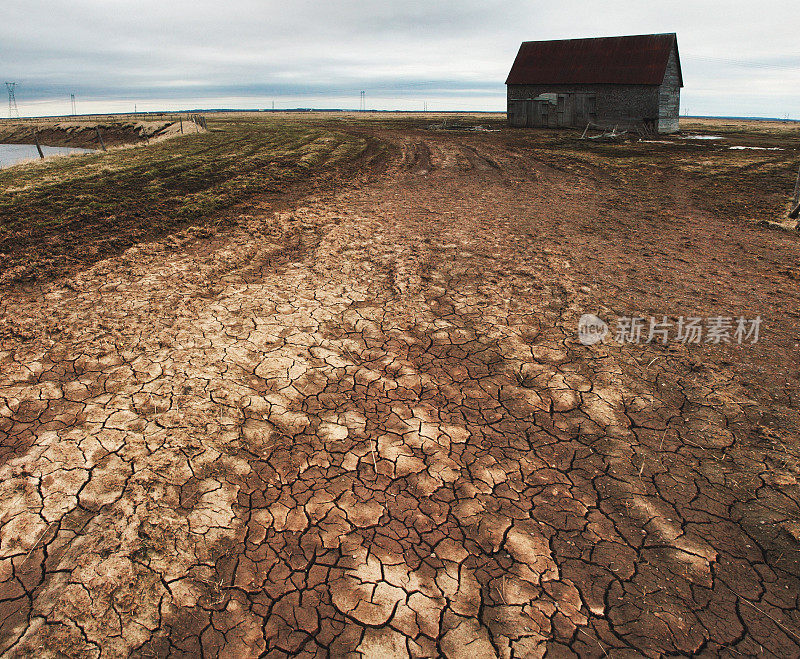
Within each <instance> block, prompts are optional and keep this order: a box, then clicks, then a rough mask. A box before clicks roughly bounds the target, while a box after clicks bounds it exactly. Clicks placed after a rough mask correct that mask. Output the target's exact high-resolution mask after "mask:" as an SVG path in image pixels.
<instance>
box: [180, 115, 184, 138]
mask: <svg viewBox="0 0 800 659" xmlns="http://www.w3.org/2000/svg"><path fill="white" fill-rule="evenodd" d="M180 122H181V135H183V117H181V118H180Z"/></svg>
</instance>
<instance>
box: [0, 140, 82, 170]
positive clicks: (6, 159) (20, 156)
mask: <svg viewBox="0 0 800 659" xmlns="http://www.w3.org/2000/svg"><path fill="white" fill-rule="evenodd" d="M42 151H43V152H44V155H45V157H46V156H55V155H62V156H64V155H69V154H71V153H89V152H91V151H92V149H79V148H78V147H72V146H43V147H42ZM38 159H39V153H38V151H36V145H35V144H0V169H3V168H4V167H11V166H12V165H17V164H19V163H21V162H25V161H26V160H38Z"/></svg>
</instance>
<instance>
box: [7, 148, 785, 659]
mask: <svg viewBox="0 0 800 659" xmlns="http://www.w3.org/2000/svg"><path fill="white" fill-rule="evenodd" d="M381 137H382V138H383V139H386V140H389V141H393V142H394V143H395V144H396V145H397V147H398V149H399V150H400V153H401V154H402V155H401V157H399V158H398V159H397V162H396V163H395V164H394V165H393V166H392V168H391V169H390V171H389V172H387V173H385V174H384V175H383V176H381V177H378V178H376V179H375V180H371V181H370V182H368V183H367V184H365V185H362V186H358V187H351V188H346V189H345V191H343V192H342V191H340V192H339V193H338V194H337V195H336V196H335V197H334V196H333V195H327V196H320V197H316V198H310V199H308V200H306V201H305V202H304V205H303V206H302V207H298V208H295V209H292V210H290V211H286V212H280V213H277V214H276V213H273V212H271V211H270V210H269V209H264V212H263V214H254V215H253V216H251V217H244V218H242V219H241V220H240V222H239V225H238V226H237V227H236V228H234V229H232V230H231V231H230V232H229V233H226V234H225V235H224V236H218V237H216V238H213V239H193V238H192V236H191V235H190V233H191V232H189V233H187V234H184V235H182V236H177V237H175V238H173V239H170V240H167V241H164V242H161V243H153V244H143V245H139V246H137V247H134V248H131V249H129V250H128V251H126V252H125V253H124V254H122V255H121V256H118V257H116V258H112V259H108V260H105V261H101V262H99V263H98V264H96V265H95V266H93V267H92V268H91V269H89V270H85V271H83V272H82V273H80V274H78V275H76V276H75V277H73V278H72V279H70V280H60V281H56V282H54V283H52V284H48V285H46V286H44V287H43V288H42V289H41V291H38V290H37V291H27V292H26V291H22V290H19V291H11V292H8V293H7V294H6V295H5V296H4V298H3V301H2V317H3V319H4V320H3V323H4V324H3V326H2V330H3V335H2V337H3V338H2V341H3V342H2V344H0V349H2V351H0V440H2V446H1V448H0V451H1V452H0V463H2V466H1V467H0V498H2V501H3V502H4V505H3V513H2V514H3V518H2V526H1V527H0V581H2V583H0V593H1V594H0V620H1V623H0V641H1V642H2V645H0V651H2V652H4V653H5V654H6V655H7V656H39V657H44V656H62V655H68V656H101V655H102V656H103V657H124V656H128V655H129V654H134V655H137V656H144V657H152V656H187V657H188V656H199V655H201V654H202V655H203V656H227V657H246V656H258V655H261V654H264V655H268V656H276V657H277V656H286V655H294V654H302V655H319V656H325V655H330V656H347V655H349V653H355V654H354V655H353V656H359V654H360V655H363V656H370V657H390V656H406V655H412V656H424V657H434V656H447V657H467V656H468V657H470V658H472V659H477V658H478V657H494V656H504V657H510V656H514V657H534V656H541V655H543V654H544V653H545V652H547V653H548V656H573V655H580V656H597V657H600V656H615V657H620V656H630V657H634V656H653V657H655V656H660V655H669V654H672V655H685V654H691V653H698V654H705V655H708V656H719V655H740V654H744V655H759V656H760V655H774V656H792V655H796V654H798V653H799V652H800V613H798V601H797V600H798V594H799V593H800V581H799V580H798V574H800V572H798V568H799V567H800V565H799V564H798V558H800V556H799V554H798V548H799V545H798V539H799V538H800V523H799V521H800V517H799V516H798V502H800V490H798V485H797V480H796V478H797V477H798V473H800V470H798V461H797V460H798V454H799V453H800V451H799V450H798V445H797V437H798V433H797V430H798V427H799V425H800V424H798V418H797V402H798V382H797V372H798V368H797V351H796V345H797V341H798V329H797V328H796V326H795V325H794V323H795V322H796V319H797V317H798V309H800V304H798V302H799V300H798V293H797V286H796V280H795V279H793V277H792V273H795V274H797V273H798V266H797V263H798V262H800V259H798V257H799V256H800V241H798V238H797V236H795V235H792V234H789V233H781V232H775V231H769V230H765V229H761V228H758V227H755V226H745V225H744V224H738V225H732V224H731V223H730V222H727V221H724V220H722V219H719V218H716V217H713V216H711V215H709V214H708V213H704V212H703V211H702V210H700V209H699V208H697V207H695V205H693V201H692V199H693V195H692V188H691V183H690V182H689V181H688V180H685V179H682V178H680V177H678V176H674V175H669V174H663V175H662V174H661V173H659V172H658V171H654V172H653V173H652V175H650V176H648V177H647V180H651V181H653V186H654V187H653V188H652V190H650V191H649V192H648V190H644V191H642V190H641V189H637V190H634V189H633V188H632V187H631V186H630V185H628V184H626V182H625V181H621V180H620V179H619V178H618V177H614V176H612V174H611V173H609V172H605V171H604V170H603V168H602V167H598V168H595V169H592V170H586V171H581V172H569V171H564V170H563V169H556V168H554V167H551V166H550V165H549V164H548V162H547V157H546V156H541V155H540V154H537V153H535V152H534V151H531V150H525V149H523V148H522V147H520V148H519V149H515V148H509V147H508V146H500V145H498V144H497V143H495V142H493V141H492V136H491V135H485V136H482V135H463V134H456V135H450V134H436V133H429V134H427V135H425V134H423V133H422V132H419V133H417V134H413V135H403V134H400V133H388V132H387V133H386V134H384V135H382V136H381ZM654 190H657V194H656V192H653V191H654ZM651 193H652V194H651ZM584 313H596V314H598V315H600V316H602V317H604V318H606V319H611V318H613V317H616V316H621V315H643V316H649V315H660V314H662V313H663V314H667V315H670V316H681V315H683V316H690V315H696V316H708V315H711V314H714V313H717V314H719V313H722V314H726V315H730V316H737V317H738V316H740V315H743V316H746V317H755V316H756V315H758V314H760V315H761V317H762V319H763V325H762V340H761V341H760V342H759V343H758V344H756V345H751V344H744V345H741V346H739V345H719V346H716V345H705V344H701V345H696V346H693V345H681V344H676V343H674V342H671V343H669V344H668V345H666V346H662V345H660V344H648V345H624V346H620V345H617V344H616V343H614V342H613V341H611V340H607V341H606V342H605V343H604V344H598V345H593V346H584V345H582V344H581V343H579V342H578V340H577V335H576V328H577V324H578V319H579V317H580V316H581V315H582V314H584Z"/></svg>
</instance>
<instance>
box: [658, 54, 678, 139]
mask: <svg viewBox="0 0 800 659" xmlns="http://www.w3.org/2000/svg"><path fill="white" fill-rule="evenodd" d="M680 110H681V78H680V69H679V68H678V51H677V49H676V48H673V49H672V52H671V53H670V55H669V62H667V70H666V73H665V74H664V84H662V85H661V87H659V91H658V132H659V133H676V132H678V130H679V128H680V127H679V125H678V117H679V115H680Z"/></svg>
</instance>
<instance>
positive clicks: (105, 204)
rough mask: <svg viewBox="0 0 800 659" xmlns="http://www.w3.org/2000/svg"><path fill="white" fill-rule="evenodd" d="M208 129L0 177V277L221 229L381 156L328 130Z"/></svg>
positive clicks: (32, 274) (26, 276)
mask: <svg viewBox="0 0 800 659" xmlns="http://www.w3.org/2000/svg"><path fill="white" fill-rule="evenodd" d="M208 128H209V131H208V132H205V133H199V134H192V135H183V136H180V137H178V138H174V139H171V140H167V141H164V142H160V143H156V144H151V145H150V146H141V147H138V148H129V149H120V150H112V151H109V152H107V153H102V152H98V153H93V154H87V155H82V156H71V157H67V158H52V159H48V160H45V161H42V162H35V163H31V164H25V165H19V166H16V167H12V168H9V169H5V170H1V171H0V279H3V278H4V279H5V280H6V281H9V280H10V281H19V280H31V279H41V278H50V277H54V276H58V275H61V274H65V273H67V272H70V271H73V270H75V269H77V268H80V267H81V266H83V265H86V264H88V263H92V262H94V261H96V260H98V259H100V258H103V257H105V256H108V255H110V254H114V253H116V252H119V251H121V250H123V249H125V248H127V247H128V246H130V245H133V244H135V243H137V242H140V241H142V240H149V239H153V238H157V237H159V236H162V235H165V234H167V233H169V232H171V231H174V230H176V229H179V228H181V227H183V226H187V225H190V224H204V223H214V224H219V223H224V222H225V221H226V220H227V219H229V217H230V216H231V215H232V214H233V213H232V211H234V210H235V209H237V208H238V207H239V206H241V205H242V204H243V203H244V202H247V201H251V202H252V201H256V200H259V199H264V198H267V197H269V198H275V197H276V196H279V195H282V194H285V193H286V192H288V191H293V190H301V189H308V187H309V183H316V184H322V179H324V178H328V177H332V176H345V177H346V176H348V175H349V174H352V173H355V172H357V171H358V170H359V169H360V168H362V167H364V166H366V165H367V164H369V163H370V162H372V161H373V160H375V159H377V158H380V157H381V155H382V145H380V144H377V143H374V142H371V141H370V140H368V139H365V138H362V137H358V136H355V135H351V134H348V133H346V132H342V131H337V130H335V128H334V129H325V128H322V127H319V126H312V125H302V124H287V123H285V122H279V121H275V120H271V119H269V118H264V119H260V118H251V119H244V118H239V119H235V120H230V119H218V120H215V121H209V123H208ZM4 273H5V276H4Z"/></svg>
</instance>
